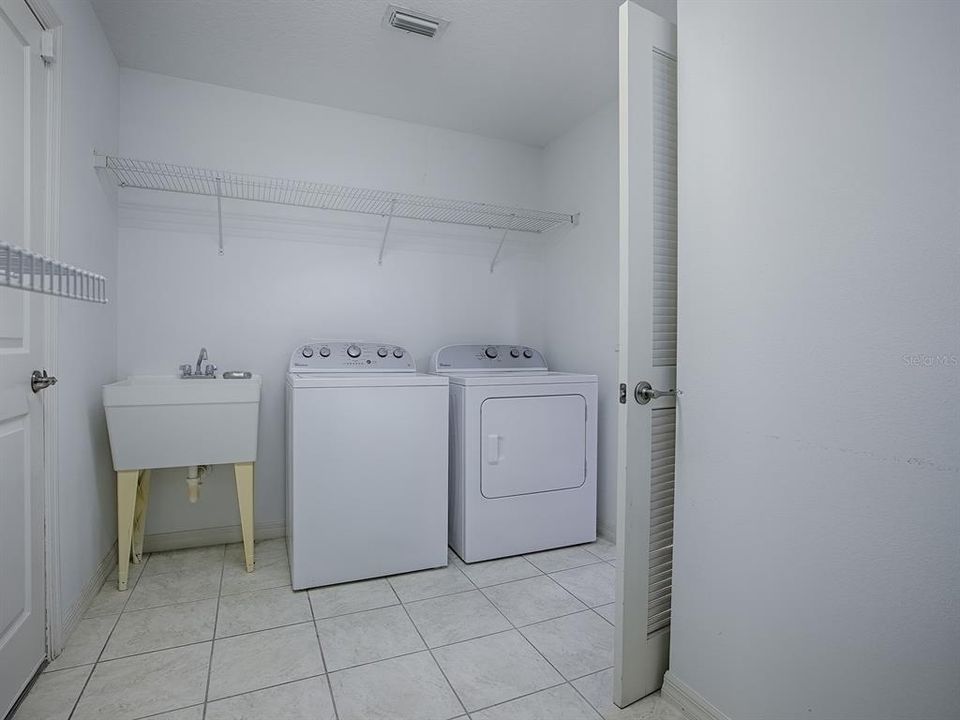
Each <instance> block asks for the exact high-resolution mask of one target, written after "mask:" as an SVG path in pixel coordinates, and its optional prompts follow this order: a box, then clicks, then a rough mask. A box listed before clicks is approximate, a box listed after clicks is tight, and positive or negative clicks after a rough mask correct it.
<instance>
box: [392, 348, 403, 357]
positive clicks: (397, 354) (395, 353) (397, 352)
mask: <svg viewBox="0 0 960 720" xmlns="http://www.w3.org/2000/svg"><path fill="white" fill-rule="evenodd" d="M393 356H394V357H395V358H397V359H398V360H399V359H400V358H402V357H403V348H396V349H394V351H393Z"/></svg>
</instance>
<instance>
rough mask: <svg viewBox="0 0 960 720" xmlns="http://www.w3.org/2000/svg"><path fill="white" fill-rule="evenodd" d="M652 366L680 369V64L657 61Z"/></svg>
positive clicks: (657, 57)
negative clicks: (678, 334)
mask: <svg viewBox="0 0 960 720" xmlns="http://www.w3.org/2000/svg"><path fill="white" fill-rule="evenodd" d="M653 160H654V162H653V168H654V169H653V197H654V200H653V234H654V248H653V263H654V266H653V314H654V317H655V318H657V322H655V323H654V327H653V364H654V366H675V365H676V364H677V260H676V258H677V63H676V61H675V60H672V59H670V58H668V57H665V56H664V55H660V54H659V53H654V58H653Z"/></svg>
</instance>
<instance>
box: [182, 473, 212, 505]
mask: <svg viewBox="0 0 960 720" xmlns="http://www.w3.org/2000/svg"><path fill="white" fill-rule="evenodd" d="M208 468H209V466H208V465H190V466H189V467H188V468H187V497H189V498H190V502H191V503H195V502H196V501H197V500H199V499H200V481H201V479H202V478H203V476H204V474H206V472H207V470H208Z"/></svg>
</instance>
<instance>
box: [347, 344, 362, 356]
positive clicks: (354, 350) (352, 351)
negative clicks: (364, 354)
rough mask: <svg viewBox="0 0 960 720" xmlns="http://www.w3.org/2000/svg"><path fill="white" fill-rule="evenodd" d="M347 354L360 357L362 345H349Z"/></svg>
mask: <svg viewBox="0 0 960 720" xmlns="http://www.w3.org/2000/svg"><path fill="white" fill-rule="evenodd" d="M347 355H349V356H350V357H352V358H358V357H360V346H359V345H351V346H350V347H348V348H347Z"/></svg>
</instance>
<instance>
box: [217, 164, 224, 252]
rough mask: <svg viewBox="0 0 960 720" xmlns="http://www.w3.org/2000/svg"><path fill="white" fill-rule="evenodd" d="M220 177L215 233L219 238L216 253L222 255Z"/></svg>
mask: <svg viewBox="0 0 960 720" xmlns="http://www.w3.org/2000/svg"><path fill="white" fill-rule="evenodd" d="M220 183H221V178H217V235H218V237H219V239H220V244H219V249H218V251H217V254H218V255H223V207H222V191H223V188H222V187H221V185H220Z"/></svg>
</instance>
